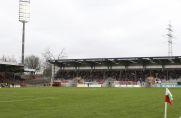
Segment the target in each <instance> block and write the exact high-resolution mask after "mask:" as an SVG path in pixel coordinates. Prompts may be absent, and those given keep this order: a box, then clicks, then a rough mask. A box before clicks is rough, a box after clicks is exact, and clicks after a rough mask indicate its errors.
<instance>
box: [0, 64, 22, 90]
mask: <svg viewBox="0 0 181 118" xmlns="http://www.w3.org/2000/svg"><path fill="white" fill-rule="evenodd" d="M23 71H24V66H23V65H21V64H16V63H11V62H2V61H0V87H10V86H20V83H21V81H22V78H21V76H20V73H21V72H23Z"/></svg>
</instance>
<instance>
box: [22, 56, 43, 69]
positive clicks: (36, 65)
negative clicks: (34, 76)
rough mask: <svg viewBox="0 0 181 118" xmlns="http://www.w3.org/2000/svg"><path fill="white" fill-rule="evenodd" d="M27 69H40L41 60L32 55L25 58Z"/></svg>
mask: <svg viewBox="0 0 181 118" xmlns="http://www.w3.org/2000/svg"><path fill="white" fill-rule="evenodd" d="M25 67H27V68H30V69H35V70H39V69H40V59H39V57H37V56H34V55H31V56H28V57H26V58H25Z"/></svg>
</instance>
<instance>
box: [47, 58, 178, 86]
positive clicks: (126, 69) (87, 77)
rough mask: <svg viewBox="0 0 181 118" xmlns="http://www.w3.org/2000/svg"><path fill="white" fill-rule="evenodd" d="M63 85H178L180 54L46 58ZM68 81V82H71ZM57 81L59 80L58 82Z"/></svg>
mask: <svg viewBox="0 0 181 118" xmlns="http://www.w3.org/2000/svg"><path fill="white" fill-rule="evenodd" d="M49 62H50V63H51V64H52V65H53V66H52V67H53V69H52V70H53V72H52V78H53V81H54V82H56V84H57V81H58V82H61V83H62V84H63V86H73V85H74V86H75V84H76V83H75V82H77V83H78V85H76V86H80V87H81V86H82V87H88V86H89V87H90V86H97V87H100V86H101V87H102V86H114V87H141V86H159V87H161V86H178V85H180V78H181V56H162V57H129V58H90V59H59V60H49ZM70 83H71V85H70ZM58 85H60V84H58Z"/></svg>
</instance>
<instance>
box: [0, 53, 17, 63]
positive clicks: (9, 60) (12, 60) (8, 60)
mask: <svg viewBox="0 0 181 118" xmlns="http://www.w3.org/2000/svg"><path fill="white" fill-rule="evenodd" d="M0 61H4V62H13V63H17V61H16V59H15V58H14V57H13V56H12V57H9V56H4V55H3V56H2V57H1V58H0Z"/></svg>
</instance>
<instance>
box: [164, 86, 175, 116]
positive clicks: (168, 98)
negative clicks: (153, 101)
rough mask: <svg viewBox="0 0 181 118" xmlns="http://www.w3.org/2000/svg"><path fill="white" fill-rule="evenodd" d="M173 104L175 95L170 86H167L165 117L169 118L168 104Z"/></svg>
mask: <svg viewBox="0 0 181 118" xmlns="http://www.w3.org/2000/svg"><path fill="white" fill-rule="evenodd" d="M168 103H169V104H170V105H173V96H172V94H171V92H170V90H169V89H168V88H166V92H165V114H164V118H167V104H168Z"/></svg>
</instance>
